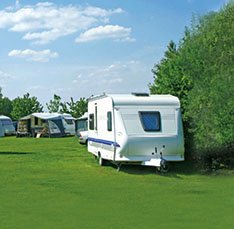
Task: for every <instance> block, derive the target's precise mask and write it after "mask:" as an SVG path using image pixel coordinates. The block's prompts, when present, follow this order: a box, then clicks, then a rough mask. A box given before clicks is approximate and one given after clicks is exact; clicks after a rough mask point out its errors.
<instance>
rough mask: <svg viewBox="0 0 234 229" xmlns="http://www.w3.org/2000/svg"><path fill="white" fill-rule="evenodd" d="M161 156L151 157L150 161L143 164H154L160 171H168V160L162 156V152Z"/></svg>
mask: <svg viewBox="0 0 234 229" xmlns="http://www.w3.org/2000/svg"><path fill="white" fill-rule="evenodd" d="M160 155H161V156H160V158H151V159H150V160H148V161H143V162H142V163H141V165H144V166H153V167H156V168H157V169H158V171H160V172H167V171H168V169H169V168H168V162H167V161H166V160H165V159H164V158H163V157H162V154H161V153H160Z"/></svg>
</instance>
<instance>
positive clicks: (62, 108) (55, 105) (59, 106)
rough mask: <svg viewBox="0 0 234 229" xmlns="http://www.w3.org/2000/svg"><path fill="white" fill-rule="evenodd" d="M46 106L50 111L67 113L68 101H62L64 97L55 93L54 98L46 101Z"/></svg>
mask: <svg viewBox="0 0 234 229" xmlns="http://www.w3.org/2000/svg"><path fill="white" fill-rule="evenodd" d="M46 106H47V109H48V111H49V112H50V113H53V112H61V113H67V107H66V103H62V99H61V97H60V96H59V95H56V94H54V98H53V100H50V101H49V103H46Z"/></svg>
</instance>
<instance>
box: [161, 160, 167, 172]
mask: <svg viewBox="0 0 234 229" xmlns="http://www.w3.org/2000/svg"><path fill="white" fill-rule="evenodd" d="M168 170H169V164H168V162H167V161H165V160H162V161H161V163H160V168H159V171H160V172H162V173H167V172H168Z"/></svg>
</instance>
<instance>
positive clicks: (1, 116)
mask: <svg viewBox="0 0 234 229" xmlns="http://www.w3.org/2000/svg"><path fill="white" fill-rule="evenodd" d="M0 119H9V120H11V118H9V117H7V116H5V115H0Z"/></svg>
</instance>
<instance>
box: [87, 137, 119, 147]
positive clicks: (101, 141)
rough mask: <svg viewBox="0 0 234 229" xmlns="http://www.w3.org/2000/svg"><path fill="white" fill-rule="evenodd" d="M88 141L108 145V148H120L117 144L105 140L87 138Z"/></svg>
mask: <svg viewBox="0 0 234 229" xmlns="http://www.w3.org/2000/svg"><path fill="white" fill-rule="evenodd" d="M88 141H92V142H97V143H102V144H105V145H109V146H111V145H113V146H116V147H120V145H119V144H118V143H117V142H112V141H107V140H103V139H97V138H88Z"/></svg>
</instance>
